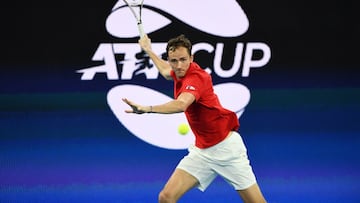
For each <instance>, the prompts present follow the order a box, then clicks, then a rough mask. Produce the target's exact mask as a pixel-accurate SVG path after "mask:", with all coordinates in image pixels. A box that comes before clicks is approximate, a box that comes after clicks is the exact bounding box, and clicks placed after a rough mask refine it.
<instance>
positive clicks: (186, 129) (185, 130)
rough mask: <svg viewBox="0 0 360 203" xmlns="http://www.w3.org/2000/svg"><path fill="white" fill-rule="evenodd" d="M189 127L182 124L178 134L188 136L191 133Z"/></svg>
mask: <svg viewBox="0 0 360 203" xmlns="http://www.w3.org/2000/svg"><path fill="white" fill-rule="evenodd" d="M189 129H190V128H189V125H188V124H186V123H181V124H180V125H179V126H178V132H179V134H180V135H186V134H187V133H188V132H189Z"/></svg>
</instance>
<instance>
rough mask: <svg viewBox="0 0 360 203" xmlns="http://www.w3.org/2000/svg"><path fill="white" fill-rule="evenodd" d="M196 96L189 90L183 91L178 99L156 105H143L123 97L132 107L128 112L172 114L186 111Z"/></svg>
mask: <svg viewBox="0 0 360 203" xmlns="http://www.w3.org/2000/svg"><path fill="white" fill-rule="evenodd" d="M195 99H196V98H195V96H194V95H193V94H191V93H189V92H183V93H181V94H180V95H179V96H178V97H177V98H176V99H174V100H172V101H170V102H167V103H164V104H160V105H154V106H142V105H139V104H136V103H134V102H132V101H130V100H128V99H126V98H124V99H123V101H124V102H125V103H127V104H128V105H129V106H130V107H131V108H132V109H131V110H125V112H126V113H137V114H142V113H160V114H171V113H180V112H184V111H185V110H186V109H187V108H188V107H189V106H190V105H191V104H192V103H193V102H194V101H195Z"/></svg>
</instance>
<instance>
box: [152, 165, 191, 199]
mask: <svg viewBox="0 0 360 203" xmlns="http://www.w3.org/2000/svg"><path fill="white" fill-rule="evenodd" d="M196 185H198V180H197V179H196V178H195V177H194V176H192V175H190V174H189V173H187V172H186V171H184V170H182V169H178V168H177V169H175V171H174V172H173V174H172V175H171V177H170V179H169V180H168V182H167V183H166V185H165V186H164V188H163V189H162V191H161V192H160V194H159V202H160V203H174V202H176V201H177V200H178V199H179V198H180V197H181V196H182V195H183V194H185V193H186V192H187V191H188V190H190V189H191V188H193V187H195V186H196Z"/></svg>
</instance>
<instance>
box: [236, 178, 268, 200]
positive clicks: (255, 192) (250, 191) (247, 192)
mask: <svg viewBox="0 0 360 203" xmlns="http://www.w3.org/2000/svg"><path fill="white" fill-rule="evenodd" d="M237 192H238V193H239V195H240V197H241V199H242V200H243V201H244V203H265V202H266V200H265V198H264V196H263V194H262V193H261V191H260V188H259V186H258V184H256V183H255V184H254V185H252V186H250V187H249V188H247V189H244V190H237Z"/></svg>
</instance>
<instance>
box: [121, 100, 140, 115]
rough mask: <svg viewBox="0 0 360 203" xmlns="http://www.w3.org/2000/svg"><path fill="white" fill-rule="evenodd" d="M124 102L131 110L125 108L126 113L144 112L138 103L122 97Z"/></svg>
mask: <svg viewBox="0 0 360 203" xmlns="http://www.w3.org/2000/svg"><path fill="white" fill-rule="evenodd" d="M122 100H123V101H124V102H125V103H126V104H128V105H129V106H130V107H131V109H132V110H125V112H126V113H136V114H143V113H146V111H145V108H144V107H142V106H140V105H138V104H135V103H134V102H132V101H130V100H128V99H126V98H123V99H122Z"/></svg>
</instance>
